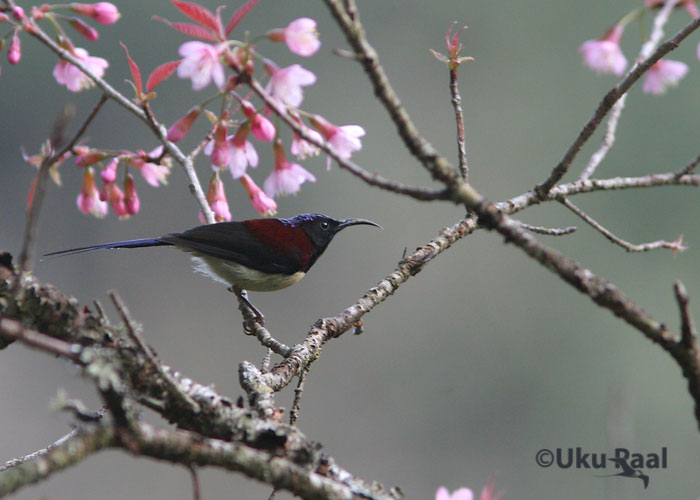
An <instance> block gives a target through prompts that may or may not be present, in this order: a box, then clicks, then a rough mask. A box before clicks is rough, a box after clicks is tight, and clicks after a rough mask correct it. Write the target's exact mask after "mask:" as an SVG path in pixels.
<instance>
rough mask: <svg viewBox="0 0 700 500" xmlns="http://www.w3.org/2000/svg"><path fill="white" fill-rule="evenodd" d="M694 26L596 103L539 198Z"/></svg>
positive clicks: (697, 24) (696, 23)
mask: <svg viewBox="0 0 700 500" xmlns="http://www.w3.org/2000/svg"><path fill="white" fill-rule="evenodd" d="M659 15H661V13H659ZM657 18H658V16H657ZM662 19H663V18H662ZM698 27H700V17H698V18H696V19H693V20H692V21H691V22H690V23H688V24H687V25H686V26H685V27H684V28H683V29H682V30H680V31H679V32H678V33H676V34H675V35H674V36H673V37H671V38H670V39H668V40H667V41H665V42H664V43H662V44H661V45H659V46H658V47H657V48H656V50H655V51H653V53H652V54H650V55H649V56H648V57H647V58H646V59H644V60H643V61H639V62H637V63H636V64H635V65H634V66H633V67H632V69H630V71H629V72H628V73H627V75H626V76H625V77H624V78H623V79H622V81H621V82H620V83H618V84H617V85H615V87H613V88H612V89H611V90H610V91H608V93H607V94H606V95H605V97H604V98H603V100H602V101H601V102H600V104H598V107H597V108H596V110H595V112H594V113H593V116H592V117H591V118H590V119H589V120H588V121H587V122H586V124H585V125H584V126H583V129H582V130H581V132H580V133H579V135H578V136H577V137H576V139H575V140H574V142H573V143H572V144H571V146H569V149H568V150H567V151H566V153H565V154H564V157H563V158H562V159H561V161H560V162H559V163H558V164H557V166H556V167H554V170H552V173H551V174H550V176H549V177H548V178H547V179H546V180H545V181H544V182H542V183H541V184H539V185H538V186H537V187H536V188H535V191H536V192H537V196H538V198H539V199H541V200H542V199H544V198H545V197H546V196H547V194H548V193H549V191H550V190H551V189H552V188H553V187H554V186H555V185H556V184H557V182H559V181H560V180H561V178H562V177H564V175H565V174H566V173H567V172H568V171H569V168H570V167H571V164H572V163H573V161H574V159H575V158H576V156H577V155H578V153H579V151H581V148H582V147H583V145H584V144H585V143H586V142H587V141H588V139H590V137H591V136H592V135H593V132H595V131H596V130H597V128H598V126H599V125H600V123H601V122H602V120H603V118H604V117H605V115H607V114H608V111H610V109H611V108H612V106H613V105H614V104H615V103H616V102H617V101H618V100H619V99H620V98H621V97H622V96H623V95H624V94H625V93H626V92H627V91H628V90H629V89H630V88H631V87H632V85H633V84H634V83H636V82H637V80H639V78H641V76H642V75H643V74H644V73H646V72H647V71H648V70H649V68H651V67H652V66H653V65H654V63H656V62H657V61H658V60H660V59H661V58H662V57H663V56H665V55H666V54H668V53H669V52H671V51H672V50H673V49H675V48H676V47H678V45H679V44H680V42H682V41H683V40H685V38H687V37H688V36H689V35H690V34H691V33H692V32H693V31H695V30H696V29H697V28H698Z"/></svg>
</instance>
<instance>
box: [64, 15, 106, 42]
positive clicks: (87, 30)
mask: <svg viewBox="0 0 700 500" xmlns="http://www.w3.org/2000/svg"><path fill="white" fill-rule="evenodd" d="M68 22H69V23H70V25H71V27H72V28H73V29H74V30H75V31H77V32H78V33H80V34H81V35H82V37H83V38H85V39H86V40H88V41H90V42H94V41H95V40H97V39H98V38H100V34H99V33H98V32H97V30H96V29H95V28H93V27H92V26H90V25H89V24H88V23H86V22H85V21H83V20H82V19H78V18H77V17H74V18H72V19H70V20H69V21H68Z"/></svg>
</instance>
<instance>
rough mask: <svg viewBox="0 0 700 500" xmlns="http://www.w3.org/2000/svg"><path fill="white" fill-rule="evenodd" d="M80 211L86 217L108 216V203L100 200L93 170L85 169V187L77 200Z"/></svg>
mask: <svg viewBox="0 0 700 500" xmlns="http://www.w3.org/2000/svg"><path fill="white" fill-rule="evenodd" d="M76 203H77V205H78V209H79V210H80V211H81V212H83V213H84V214H86V215H94V216H95V217H104V216H105V215H106V214H107V203H106V202H104V201H102V200H100V193H99V191H98V190H97V185H96V184H95V175H94V174H93V172H92V168H91V167H88V168H86V169H85V173H84V174H83V187H82V190H81V191H80V194H79V195H78V198H77V199H76Z"/></svg>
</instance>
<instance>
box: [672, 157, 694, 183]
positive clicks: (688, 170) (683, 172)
mask: <svg viewBox="0 0 700 500" xmlns="http://www.w3.org/2000/svg"><path fill="white" fill-rule="evenodd" d="M698 165H700V155H697V156H696V157H695V158H693V159H692V160H691V161H690V163H688V164H687V165H686V166H685V167H683V168H682V169H680V170H679V171H677V172H676V173H675V174H673V176H674V177H675V178H681V177H683V176H684V175H686V174H689V173H691V172H692V171H693V170H695V167H697V166H698Z"/></svg>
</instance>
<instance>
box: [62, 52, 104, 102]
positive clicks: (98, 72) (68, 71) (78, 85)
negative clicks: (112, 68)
mask: <svg viewBox="0 0 700 500" xmlns="http://www.w3.org/2000/svg"><path fill="white" fill-rule="evenodd" d="M71 52H72V54H73V57H75V58H76V59H78V60H79V61H80V62H81V63H83V66H85V69H87V70H88V71H89V72H90V73H92V74H93V75H95V76H96V77H98V78H102V75H104V74H105V69H106V68H107V67H108V66H109V63H108V62H107V61H105V60H104V59H102V58H101V57H92V56H90V55H89V54H88V51H87V50H85V49H81V48H80V47H75V48H72V50H71ZM53 77H54V78H55V79H56V81H57V82H58V83H59V84H61V85H65V86H66V88H67V89H68V90H70V91H71V92H80V91H81V90H84V89H89V88H90V87H93V86H94V85H95V82H94V81H93V80H92V78H90V77H89V76H87V75H86V74H85V73H83V72H82V71H81V70H80V69H78V67H76V66H74V65H72V64H71V63H69V62H68V61H64V60H63V59H61V60H60V61H58V63H57V64H56V66H55V67H54V69H53Z"/></svg>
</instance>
